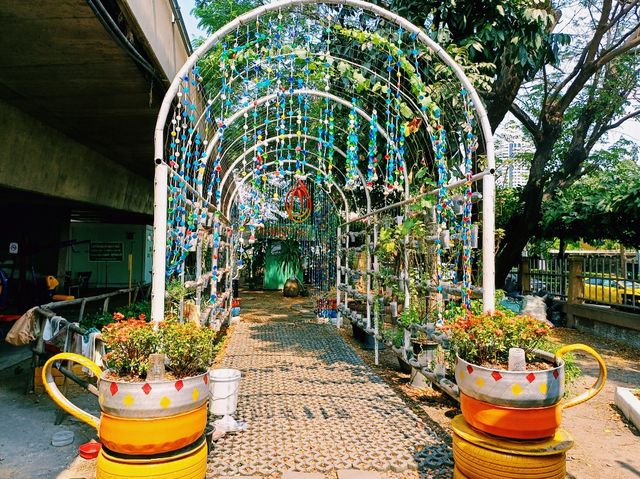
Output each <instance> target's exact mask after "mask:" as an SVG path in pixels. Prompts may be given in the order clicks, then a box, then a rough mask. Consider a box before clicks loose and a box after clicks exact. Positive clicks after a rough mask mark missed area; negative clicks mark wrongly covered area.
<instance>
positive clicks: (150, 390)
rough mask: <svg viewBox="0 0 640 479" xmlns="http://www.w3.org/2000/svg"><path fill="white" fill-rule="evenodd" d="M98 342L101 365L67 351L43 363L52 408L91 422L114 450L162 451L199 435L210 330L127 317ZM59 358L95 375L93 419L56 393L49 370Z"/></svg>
mask: <svg viewBox="0 0 640 479" xmlns="http://www.w3.org/2000/svg"><path fill="white" fill-rule="evenodd" d="M102 340H103V342H104V344H105V347H106V349H107V351H108V353H107V354H106V355H105V356H104V358H103V363H104V365H105V366H106V368H107V369H106V370H105V371H102V369H101V368H100V367H98V365H96V364H95V363H93V362H92V361H90V360H89V359H87V358H85V357H83V356H79V355H76V354H72V353H62V354H58V355H56V356H54V357H52V358H51V359H50V360H49V361H47V363H46V364H45V366H44V368H43V380H44V384H45V388H46V389H47V392H48V393H49V395H50V396H51V397H52V399H53V400H54V401H55V402H56V403H57V404H58V405H59V406H61V407H62V408H63V409H65V410H66V411H67V412H69V413H70V414H72V415H73V416H75V417H77V418H78V419H80V420H82V421H84V422H86V423H88V424H90V425H92V426H93V427H95V428H96V429H97V430H98V435H99V437H100V440H101V442H102V443H103V445H104V446H105V447H107V448H108V449H109V450H110V451H113V452H116V453H120V454H128V455H155V454H164V453H169V452H172V451H177V450H178V449H181V448H183V447H186V446H189V445H190V444H193V443H194V442H195V441H197V440H198V439H199V438H201V437H202V435H203V432H204V429H205V424H206V421H207V404H206V403H207V400H208V397H209V388H208V381H209V377H208V372H207V370H208V368H209V365H210V364H211V363H212V361H213V359H214V357H215V353H216V350H217V333H216V332H215V331H213V330H211V329H209V328H198V327H194V325H193V324H190V323H179V322H178V321H175V320H170V321H166V322H162V323H160V324H158V325H155V324H153V323H148V322H146V321H145V320H142V319H134V318H129V319H122V320H119V321H116V322H115V323H112V324H110V325H107V326H106V327H105V328H104V329H103V331H102ZM59 360H71V361H74V362H77V363H79V364H81V365H83V366H85V367H87V368H89V369H90V370H91V371H92V372H93V374H95V375H96V376H97V377H98V383H97V395H98V402H99V404H100V410H101V418H100V419H98V418H97V417H95V416H92V415H91V414H88V413H86V412H85V411H83V410H81V409H80V408H78V407H77V406H75V405H73V404H72V403H71V402H70V401H69V400H68V399H66V398H65V397H64V396H63V395H62V394H61V393H60V391H59V390H58V388H57V387H56V385H55V382H54V381H53V380H52V379H53V378H52V375H51V368H52V366H53V365H54V363H56V362H57V361H59ZM154 360H156V361H155V362H154ZM151 368H154V370H153V371H151ZM152 373H153V374H152Z"/></svg>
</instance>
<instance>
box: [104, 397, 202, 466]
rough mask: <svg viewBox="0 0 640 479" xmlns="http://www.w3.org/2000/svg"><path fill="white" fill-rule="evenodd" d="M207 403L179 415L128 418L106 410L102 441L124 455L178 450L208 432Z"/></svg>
mask: <svg viewBox="0 0 640 479" xmlns="http://www.w3.org/2000/svg"><path fill="white" fill-rule="evenodd" d="M206 425H207V404H206V403H205V404H203V405H202V406H200V407H199V408H198V409H194V410H193V411H188V412H185V413H181V414H176V415H175V416H168V417H159V418H128V417H127V418H124V417H116V416H111V415H109V414H106V413H102V418H101V420H100V429H99V436H100V441H101V442H102V444H104V445H105V446H106V447H107V448H109V449H110V450H112V451H115V452H117V453H121V454H131V455H150V454H161V453H164V452H169V451H176V450H178V449H181V448H183V447H185V446H188V445H189V444H193V443H194V442H195V441H196V440H197V439H198V438H199V437H200V436H202V435H203V434H204V428H205V427H206Z"/></svg>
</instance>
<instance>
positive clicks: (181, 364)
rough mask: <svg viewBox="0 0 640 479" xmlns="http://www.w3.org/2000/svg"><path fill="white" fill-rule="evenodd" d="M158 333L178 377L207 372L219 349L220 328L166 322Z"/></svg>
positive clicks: (161, 344) (168, 367) (171, 367)
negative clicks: (217, 331) (217, 329)
mask: <svg viewBox="0 0 640 479" xmlns="http://www.w3.org/2000/svg"><path fill="white" fill-rule="evenodd" d="M158 337H159V346H160V347H159V350H160V352H162V353H164V354H165V355H166V357H167V369H168V370H169V371H171V372H172V373H173V374H174V375H175V376H176V377H178V378H182V377H188V376H193V375H196V374H198V373H202V372H205V371H206V370H207V369H208V367H209V366H210V365H211V363H212V362H213V360H214V358H215V356H216V352H217V350H218V342H217V333H216V331H214V330H212V329H210V328H198V327H195V326H194V325H193V324H191V323H178V322H177V321H167V322H164V323H162V324H160V327H159V329H158Z"/></svg>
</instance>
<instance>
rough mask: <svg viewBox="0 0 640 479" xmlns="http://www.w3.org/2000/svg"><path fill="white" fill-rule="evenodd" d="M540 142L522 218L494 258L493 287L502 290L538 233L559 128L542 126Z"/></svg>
mask: <svg viewBox="0 0 640 479" xmlns="http://www.w3.org/2000/svg"><path fill="white" fill-rule="evenodd" d="M545 126H546V128H544V129H543V135H542V138H543V140H542V142H541V143H540V144H539V145H538V148H537V149H536V152H535V154H534V156H533V161H532V162H531V170H530V173H529V179H528V181H527V184H526V185H525V187H524V188H523V190H522V194H521V195H520V201H521V203H523V205H524V207H523V211H522V214H517V215H514V216H513V217H512V218H511V219H510V220H509V222H508V223H507V225H506V227H505V241H504V242H503V243H502V245H501V247H500V249H499V250H498V253H497V254H496V287H497V288H504V282H505V279H506V278H507V275H508V274H509V271H511V268H512V267H513V266H515V265H516V264H518V262H519V261H520V258H521V255H522V250H523V249H524V248H525V246H527V243H528V242H529V240H530V239H531V238H532V237H533V236H534V235H535V234H536V233H537V232H538V231H539V230H540V220H541V219H542V199H543V196H544V187H545V184H546V181H545V180H546V174H545V169H546V166H547V164H548V163H549V160H550V159H551V157H552V155H553V146H554V145H555V143H556V140H557V138H558V137H559V136H560V131H561V128H560V125H557V126H555V127H554V126H551V125H548V124H547V125H545Z"/></svg>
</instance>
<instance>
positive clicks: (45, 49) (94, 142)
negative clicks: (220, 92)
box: [0, 0, 164, 177]
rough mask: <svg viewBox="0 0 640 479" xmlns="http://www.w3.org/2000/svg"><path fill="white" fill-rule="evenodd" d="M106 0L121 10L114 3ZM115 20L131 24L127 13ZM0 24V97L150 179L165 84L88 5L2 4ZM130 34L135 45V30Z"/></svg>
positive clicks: (46, 0) (14, 0) (63, 0)
mask: <svg viewBox="0 0 640 479" xmlns="http://www.w3.org/2000/svg"><path fill="white" fill-rule="evenodd" d="M102 3H103V4H104V6H105V7H106V8H107V9H109V10H110V11H111V12H114V11H115V12H116V13H117V10H118V6H117V5H118V4H117V3H116V1H115V0H102ZM116 20H117V21H119V22H120V23H122V22H126V20H125V17H124V15H119V16H117V18H116ZM0 25H2V27H1V28H0V99H2V100H5V101H7V102H8V103H10V104H13V105H15V106H16V107H18V108H20V109H22V110H24V111H26V112H27V113H30V114H31V115H33V116H35V117H36V118H38V119H40V120H41V121H43V122H44V123H47V124H48V125H50V126H53V127H54V128H57V129H58V130H60V131H62V132H64V133H65V134H67V135H68V136H70V137H72V138H74V139H75V140H77V141H79V142H80V143H83V144H85V145H87V146H89V147H91V148H93V149H95V150H96V151H98V152H100V153H102V154H103V155H105V156H107V157H108V158H111V159H113V160H115V161H117V162H119V163H121V164H123V165H125V166H126V167H128V168H129V169H131V170H133V171H135V172H137V173H139V174H143V175H144V176H147V177H151V175H152V172H153V149H152V146H153V141H152V139H153V128H154V124H155V119H156V114H157V110H158V106H159V103H160V101H161V99H162V96H163V95H164V85H162V84H160V83H159V82H158V81H157V80H155V81H154V80H152V76H151V75H150V74H149V73H148V72H146V71H144V70H143V69H142V68H141V67H140V66H139V65H138V64H137V63H136V62H135V61H134V60H133V59H132V57H131V56H130V55H129V54H128V53H127V52H126V51H125V50H124V49H123V48H122V47H121V46H120V45H119V44H118V43H117V42H116V41H115V40H114V39H113V37H112V36H111V35H110V34H109V32H108V31H107V30H106V29H105V27H104V26H103V25H102V24H101V23H100V21H99V20H98V18H97V17H96V15H95V14H94V12H93V11H92V9H91V8H90V6H89V4H88V2H87V1H86V0H41V1H39V2H36V3H34V2H25V1H23V0H7V1H3V2H2V6H1V7H0ZM125 33H128V36H129V38H130V39H132V38H133V39H134V43H136V42H135V36H136V34H135V33H134V32H131V31H130V32H125ZM137 44H138V50H140V51H142V50H143V49H144V47H143V46H142V42H137ZM142 54H143V56H146V57H147V58H150V57H149V55H146V54H145V53H144V51H142ZM149 61H150V63H152V64H154V63H153V61H151V60H149ZM157 70H160V69H159V68H157Z"/></svg>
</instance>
